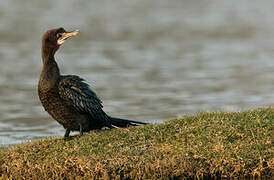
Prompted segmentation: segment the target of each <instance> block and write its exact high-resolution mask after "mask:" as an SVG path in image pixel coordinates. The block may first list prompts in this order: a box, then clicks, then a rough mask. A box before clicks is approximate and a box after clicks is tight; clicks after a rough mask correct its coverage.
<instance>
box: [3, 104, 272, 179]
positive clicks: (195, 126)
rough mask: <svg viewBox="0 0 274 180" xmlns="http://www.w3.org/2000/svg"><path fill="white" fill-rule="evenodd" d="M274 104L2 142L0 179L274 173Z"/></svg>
mask: <svg viewBox="0 0 274 180" xmlns="http://www.w3.org/2000/svg"><path fill="white" fill-rule="evenodd" d="M273 119H274V106H273V107H269V108H263V109H256V110H251V111H243V112H238V113H221V112H216V113H201V114H198V115H194V116H186V117H183V118H180V119H173V120H169V121H167V122H165V123H163V124H159V125H147V126H139V127H132V128H127V129H112V130H102V131H93V132H90V133H87V134H85V135H84V136H82V137H75V138H74V139H72V140H70V141H64V140H62V139H61V138H60V137H59V138H56V139H55V138H48V139H44V140H38V141H34V142H31V143H27V144H21V145H16V146H14V147H12V148H7V149H2V150H0V179H1V177H2V178H3V179H6V178H13V179H24V178H25V179H49V178H52V179H77V178H80V179H82V178H84V179H91V178H93V179H168V178H169V179H184V178H198V179H199V178H210V177H215V178H216V177H222V178H225V177H263V178H264V177H265V178H267V177H272V176H274V173H273V171H274V157H273V151H274V149H273Z"/></svg>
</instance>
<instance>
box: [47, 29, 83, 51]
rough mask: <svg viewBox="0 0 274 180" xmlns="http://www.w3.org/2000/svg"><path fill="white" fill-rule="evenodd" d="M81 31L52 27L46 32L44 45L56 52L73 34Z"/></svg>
mask: <svg viewBox="0 0 274 180" xmlns="http://www.w3.org/2000/svg"><path fill="white" fill-rule="evenodd" d="M78 33H79V31H78V30H75V31H71V32H67V31H66V30H65V29H64V28H62V27H61V28H57V29H51V30H48V31H47V32H45V33H44V35H43V38H42V46H43V48H46V49H48V50H51V51H53V52H54V53H55V51H57V50H58V48H59V47H60V45H61V44H63V43H64V42H65V40H66V39H68V38H69V37H71V36H75V35H77V34H78Z"/></svg>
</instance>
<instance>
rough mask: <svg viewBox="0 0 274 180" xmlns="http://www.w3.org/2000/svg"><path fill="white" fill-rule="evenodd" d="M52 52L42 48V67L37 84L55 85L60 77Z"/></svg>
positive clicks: (49, 86) (48, 86)
mask: <svg viewBox="0 0 274 180" xmlns="http://www.w3.org/2000/svg"><path fill="white" fill-rule="evenodd" d="M54 54H55V52H54V51H50V49H43V48H42V59H43V68H42V71H41V74H40V82H39V84H40V85H42V86H44V87H47V88H51V87H53V86H55V85H56V83H57V82H58V79H59V77H60V71H59V67H58V65H57V63H56V61H55V58H54Z"/></svg>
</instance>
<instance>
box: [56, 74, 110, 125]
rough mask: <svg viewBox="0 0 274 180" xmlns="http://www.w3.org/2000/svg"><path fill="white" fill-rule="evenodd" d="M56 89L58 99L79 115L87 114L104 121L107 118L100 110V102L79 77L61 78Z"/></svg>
mask: <svg viewBox="0 0 274 180" xmlns="http://www.w3.org/2000/svg"><path fill="white" fill-rule="evenodd" d="M58 89H59V95H60V97H61V98H62V99H64V100H65V101H67V102H68V103H70V104H71V105H72V106H73V107H74V108H75V109H76V110H77V111H79V112H80V113H88V114H90V115H91V116H92V117H93V119H97V120H103V121H106V119H107V118H108V116H107V115H106V114H105V112H104V111H103V110H102V108H103V105H102V101H101V100H100V99H99V98H98V96H97V95H96V94H95V93H94V92H93V91H92V90H91V89H90V87H89V85H88V84H87V83H85V82H84V79H82V78H80V77H79V76H75V75H68V76H62V77H61V79H60V83H59V86H58Z"/></svg>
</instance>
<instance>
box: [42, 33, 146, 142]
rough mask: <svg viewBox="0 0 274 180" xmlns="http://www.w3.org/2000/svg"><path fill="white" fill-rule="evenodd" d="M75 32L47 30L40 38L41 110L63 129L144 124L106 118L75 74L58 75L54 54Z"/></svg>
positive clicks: (86, 129) (95, 100) (94, 98)
mask: <svg viewBox="0 0 274 180" xmlns="http://www.w3.org/2000/svg"><path fill="white" fill-rule="evenodd" d="M78 33H79V31H78V30H76V31H72V32H67V31H65V30H64V29H63V28H58V29H52V30H48V31H47V32H45V33H44V35H43V38H42V60H43V68H42V71H41V74H40V80H39V84H38V94H39V98H40V100H41V103H42V105H43V106H44V108H45V110H46V111H47V112H48V113H49V114H50V115H51V116H52V117H53V118H54V119H55V120H56V121H57V122H59V123H60V124H61V125H63V126H64V128H65V129H66V132H65V135H64V138H65V139H68V138H69V134H70V131H80V135H83V132H88V131H90V130H95V129H102V128H103V127H109V128H112V127H115V126H116V127H128V126H133V125H140V124H146V123H143V122H137V121H131V120H126V119H120V118H113V117H110V116H108V115H107V114H106V113H105V112H104V111H103V109H102V108H103V106H102V102H101V100H100V99H99V98H98V96H97V95H96V94H95V93H94V92H93V91H92V90H91V89H90V88H89V85H88V84H87V83H85V82H84V79H82V78H81V77H79V76H76V75H61V74H60V71H59V68H58V65H57V63H56V61H55V58H54V54H55V53H56V51H57V50H58V48H59V47H60V45H61V44H63V43H64V41H65V40H66V39H68V38H69V37H71V36H75V35H77V34H78Z"/></svg>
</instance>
